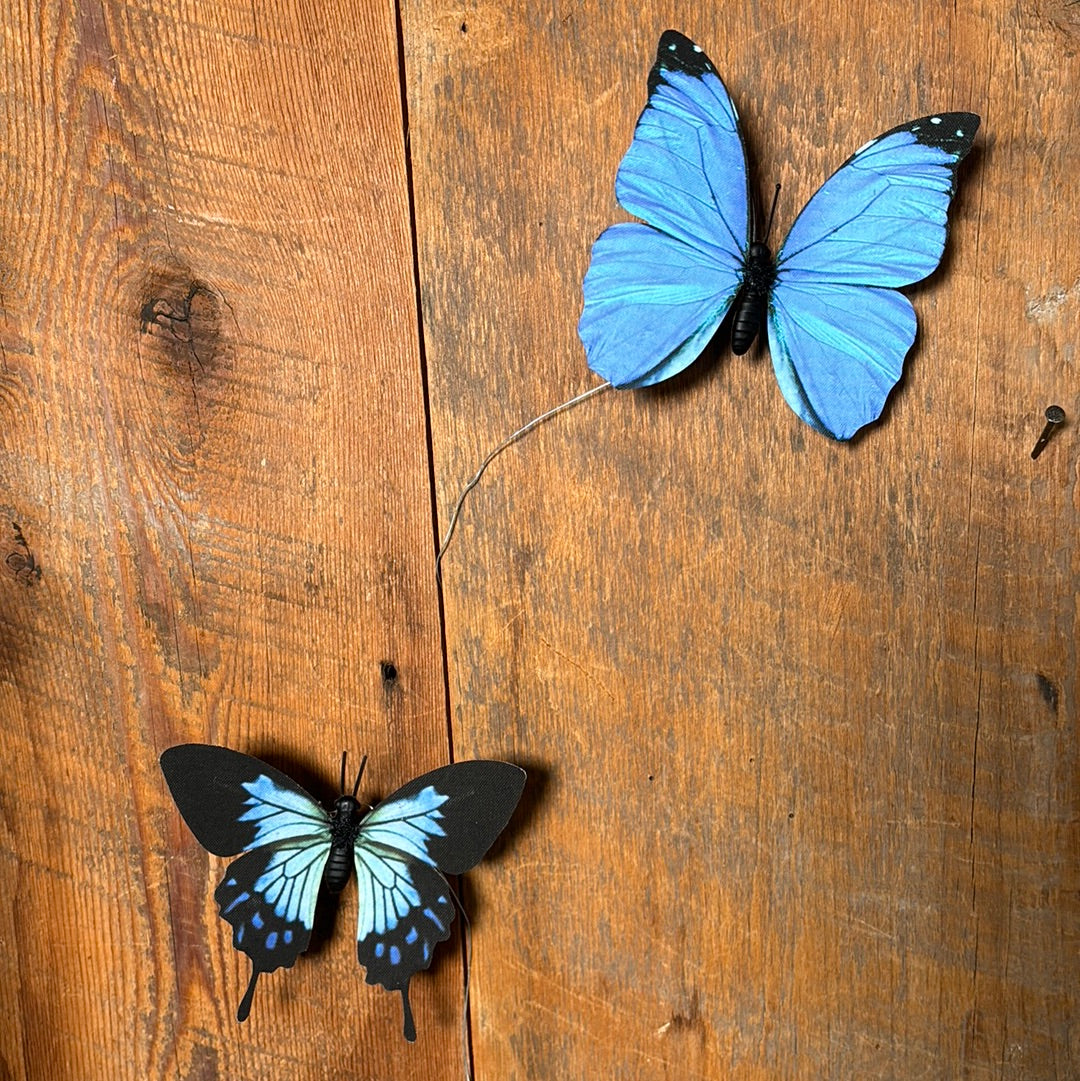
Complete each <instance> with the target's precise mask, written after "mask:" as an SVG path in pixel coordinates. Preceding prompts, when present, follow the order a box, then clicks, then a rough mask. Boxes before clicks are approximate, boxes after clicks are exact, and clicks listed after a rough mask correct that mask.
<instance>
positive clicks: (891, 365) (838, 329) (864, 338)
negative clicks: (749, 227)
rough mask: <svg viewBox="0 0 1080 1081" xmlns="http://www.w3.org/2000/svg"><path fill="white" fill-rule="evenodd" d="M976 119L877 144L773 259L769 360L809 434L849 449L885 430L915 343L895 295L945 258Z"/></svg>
mask: <svg viewBox="0 0 1080 1081" xmlns="http://www.w3.org/2000/svg"><path fill="white" fill-rule="evenodd" d="M978 127H979V118H978V117H977V116H975V115H974V114H973V113H940V114H937V115H936V116H926V117H922V118H920V119H918V120H913V121H909V122H908V123H906V124H901V125H900V126H899V127H896V128H893V129H892V130H891V131H887V132H885V133H884V134H883V135H879V136H878V137H877V138H876V139H873V140H872V141H871V142H869V143H867V144H866V146H864V147H862V148H861V149H860V150H858V151H857V152H856V153H855V154H853V155H852V157H850V158H849V159H848V160H847V161H846V162H845V163H844V164H843V165H842V166H841V167H840V168H839V169H838V170H837V171H836V172H835V173H833V175H832V176H831V177H830V178H829V179H828V180H827V181H825V183H824V184H823V185H822V186H821V187H820V188H819V189H818V191H817V193H816V194H815V195H814V196H813V198H812V199H811V200H810V202H809V203H807V204H806V207H805V208H804V209H803V211H802V213H801V214H800V215H799V217H798V218H797V219H796V220H795V224H794V225H793V226H792V227H791V231H790V232H789V233H788V236H787V239H786V240H785V241H784V244H783V247H782V248H781V249H780V251H779V253H778V254H777V257H776V266H777V273H776V281H775V284H774V286H773V291H772V296H771V300H770V306H769V350H770V352H771V354H772V359H773V367H774V369H775V371H776V378H777V381H778V382H779V384H780V389H781V391H782V393H783V395H784V397H785V399H786V400H787V402H788V404H789V405H790V406H791V408H792V409H794V410H795V412H796V413H797V414H798V415H799V416H800V417H801V418H802V419H803V420H805V421H806V422H807V423H808V424H810V425H811V426H812V427H814V428H816V429H817V430H818V431H820V432H823V433H824V434H826V435H831V436H832V437H833V438H835V439H850V438H851V437H852V436H853V435H854V434H855V432H856V431H858V429H859V428H861V427H862V426H863V425H865V424H868V423H870V422H871V421H873V420H876V419H877V418H878V416H880V414H881V410H882V409H883V408H884V405H885V399H886V398H887V397H888V394H889V392H890V391H891V390H892V388H893V387H894V386H895V385H896V383H897V382H898V381H899V379H900V375H901V372H902V370H903V363H904V358H905V356H906V355H907V352H908V349H910V347H911V344H912V342H913V341H914V340H915V327H916V324H915V311H914V309H913V308H912V306H911V304H910V302H909V301H908V300H907V299H906V298H905V297H903V296H901V295H900V294H899V293H896V292H894V290H895V288H896V287H897V286H902V285H910V284H911V283H912V282H916V281H919V280H921V279H922V278H924V277H926V275H927V274H929V273H931V272H932V271H933V270H934V269H935V268H936V267H937V265H938V263H939V262H940V261H941V256H942V253H943V251H944V249H945V239H946V229H947V224H948V217H947V212H948V208H949V203H950V201H951V200H952V196H953V194H954V192H955V190H956V171H957V167H958V166H959V163H960V161H961V160H962V159H963V158H964V156H965V155H966V154H967V153H968V151H969V150H970V149H971V146H972V142H973V140H974V138H975V132H976V131H977V130H978Z"/></svg>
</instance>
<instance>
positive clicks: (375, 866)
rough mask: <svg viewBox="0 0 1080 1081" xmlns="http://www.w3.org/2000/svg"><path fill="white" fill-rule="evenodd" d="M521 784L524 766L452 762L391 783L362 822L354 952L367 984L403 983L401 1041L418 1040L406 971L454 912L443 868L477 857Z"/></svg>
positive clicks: (427, 958)
mask: <svg viewBox="0 0 1080 1081" xmlns="http://www.w3.org/2000/svg"><path fill="white" fill-rule="evenodd" d="M524 786H525V772H524V771H523V770H521V769H519V768H518V767H517V766H513V765H511V764H510V763H508V762H486V761H477V762H456V763H454V764H453V765H450V766H442V767H441V768H439V769H436V770H432V771H431V772H430V773H425V774H423V775H422V776H420V777H417V778H415V779H414V780H412V781H410V782H409V783H408V784H407V785H404V786H403V787H402V788H399V789H398V790H397V791H396V792H394V793H393V794H392V795H390V796H388V797H387V799H386V800H384V801H383V802H382V803H380V804H379V805H378V806H377V807H376V808H375V809H374V810H373V811H372V812H371V813H370V814H369V815H368V816H367V817H366V818H365V819H364V821H363V823H362V824H361V826H360V831H359V833H358V834H357V837H356V842H355V845H354V849H353V861H354V864H355V866H356V880H357V885H358V893H359V918H358V922H357V929H356V953H357V957H358V958H359V960H360V963H361V964H362V965H363V966H364V968H365V970H366V978H367V982H368V983H378V984H382V986H383V987H385V988H387V989H388V990H391V991H400V992H401V999H402V1004H403V1008H404V1011H405V1038H406V1039H408V1040H414V1039H416V1027H415V1025H414V1024H413V1017H412V1011H411V1009H410V1007H409V980H411V979H412V977H413V976H414V975H415V974H416V973H417V972H419V971H420V970H421V969H425V968H427V967H428V965H430V964H431V959H432V951H433V950H434V948H435V946H437V945H438V944H439V943H440V942H442V941H443V940H444V939H446V938H449V937H450V924H451V923H452V921H453V919H454V906H453V903H452V901H451V894H450V887H449V886H448V885H447V883H446V879H445V878H444V877H443V872H445V873H447V874H461V873H463V872H465V871H467V870H469V868H471V867H474V866H475V865H476V864H477V863H479V861H480V860H481V859H482V858H483V855H484V853H485V852H487V850H488V849H489V848H490V847H491V845H492V843H493V842H494V840H495V838H496V837H498V835H499V834H500V833H501V832H502V830H503V829H504V827H505V826H506V823H507V821H508V820H509V818H510V815H511V814H512V813H513V810H514V808H515V807H516V806H517V802H518V800H519V799H520V798H521V793H522V790H523V788H524Z"/></svg>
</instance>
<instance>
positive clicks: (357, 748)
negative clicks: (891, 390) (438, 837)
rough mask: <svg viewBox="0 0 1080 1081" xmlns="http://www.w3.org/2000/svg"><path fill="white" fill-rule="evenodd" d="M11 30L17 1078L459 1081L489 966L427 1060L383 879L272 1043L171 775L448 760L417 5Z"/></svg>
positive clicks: (109, 2) (173, 15) (11, 790)
mask: <svg viewBox="0 0 1080 1081" xmlns="http://www.w3.org/2000/svg"><path fill="white" fill-rule="evenodd" d="M0 19H2V26H3V41H4V45H3V52H2V61H3V66H2V69H0V70H2V73H3V74H2V76H0V77H2V80H3V83H2V97H3V106H4V110H3V111H4V138H3V140H2V141H0V146H2V148H3V149H2V151H0V153H2V155H3V158H2V169H3V179H4V191H5V197H4V199H3V200H2V201H0V237H2V252H0V293H2V301H3V309H4V319H3V332H2V345H3V351H2V357H0V410H2V412H3V423H2V426H0V427H2V449H0V455H2V457H0V474H2V477H3V494H2V496H0V500H2V503H3V506H2V508H0V509H2V514H0V540H2V541H3V544H4V546H3V548H2V549H0V561H2V560H3V559H4V558H6V557H7V555H8V554H9V553H10V552H12V551H14V549H15V546H14V542H13V540H12V537H13V534H12V531H11V526H10V522H11V521H13V520H14V521H17V522H18V523H19V524H20V525H21V527H22V530H23V532H24V535H25V538H26V541H27V543H28V545H29V546H31V547H32V549H33V551H34V554H35V555H36V557H37V559H38V561H39V562H40V565H41V569H42V575H41V578H40V581H38V580H35V579H27V578H26V576H25V575H24V576H23V579H24V580H23V581H19V580H18V579H17V578H16V577H15V576H14V575H13V574H5V576H4V577H3V578H2V579H0V598H2V599H0V604H2V605H3V608H2V612H3V615H2V628H0V643H2V645H0V701H2V720H0V748H2V762H3V770H2V773H0V776H2V780H0V806H2V808H3V834H2V843H0V852H2V860H0V876H2V884H0V898H2V899H3V900H2V902H0V938H2V940H3V942H4V950H3V962H2V964H3V979H2V981H0V982H2V990H0V1003H2V1009H3V1012H4V1015H5V1017H7V1018H8V1019H9V1021H8V1023H7V1024H6V1025H5V1026H4V1028H3V1034H2V1035H0V1076H3V1077H5V1078H18V1079H23V1078H46V1077H49V1078H54V1077H58V1076H59V1077H72V1078H74V1077H78V1078H81V1079H94V1078H118V1077H123V1078H138V1079H140V1081H145V1079H146V1078H156V1077H170V1078H175V1077H186V1078H205V1079H209V1078H212V1077H233V1078H239V1077H243V1078H251V1079H254V1078H281V1077H283V1076H288V1077H292V1078H324V1077H330V1076H333V1077H340V1076H343V1071H344V1073H347V1074H348V1075H349V1076H357V1077H359V1076H378V1077H381V1078H388V1077H418V1076H420V1077H426V1076H430V1077H434V1076H442V1077H445V1076H451V1075H452V1074H453V1073H454V1072H455V1071H457V1070H459V1069H460V1063H461V973H460V968H459V964H458V960H457V957H458V954H457V952H456V951H455V949H454V947H453V946H452V945H451V946H448V947H445V948H444V950H443V956H442V959H441V960H440V961H439V962H438V963H437V964H436V966H435V972H436V975H435V977H434V978H431V977H426V976H425V977H422V978H418V979H417V980H416V981H415V983H414V996H413V1000H414V1008H415V1013H416V1018H417V1024H418V1028H419V1030H420V1040H419V1041H418V1042H417V1043H416V1044H415V1045H413V1046H408V1045H406V1044H405V1042H404V1041H403V1040H402V1039H401V1009H400V1002H399V999H398V996H396V995H389V994H385V993H384V992H383V991H382V990H381V989H376V988H371V987H368V986H367V985H365V983H364V980H363V974H362V972H361V971H360V969H359V968H358V967H357V964H356V954H355V948H354V946H353V945H352V938H353V934H352V930H353V927H354V922H353V921H354V918H355V917H354V910H353V907H352V906H353V905H354V904H355V901H354V900H353V897H354V896H355V895H354V894H346V897H345V901H344V903H343V905H342V906H341V911H340V912H339V913H338V914H337V916H336V917H335V916H334V915H333V913H332V911H329V910H328V911H327V912H326V914H325V915H324V917H322V918H321V919H320V922H319V926H318V927H317V931H316V941H315V945H314V947H313V950H312V954H313V955H314V956H313V957H312V958H311V959H305V960H303V961H301V962H300V963H299V964H298V965H297V966H296V967H295V968H294V969H293V970H292V971H289V972H279V973H275V974H274V975H272V976H269V977H267V978H264V979H263V980H262V981H261V983H260V987H259V991H258V995H257V996H256V1000H255V1008H254V1011H253V1014H252V1017H251V1020H250V1021H249V1022H248V1023H247V1024H246V1025H245V1026H243V1027H240V1026H238V1025H237V1023H236V1021H235V1011H236V1005H237V1002H238V999H239V997H240V994H241V993H242V990H243V987H244V986H245V984H246V981H247V976H248V968H249V965H248V962H247V959H246V958H243V957H241V956H240V955H238V954H236V953H235V952H234V951H233V949H232V948H231V945H230V929H229V928H228V927H227V926H226V925H225V924H224V923H223V922H222V921H221V920H219V919H218V918H217V912H216V907H215V905H214V903H213V900H212V891H213V888H214V885H215V883H216V881H217V879H218V878H219V877H220V874H221V872H222V866H223V864H222V861H220V860H217V859H209V858H208V857H207V856H206V855H205V854H204V853H203V852H202V851H201V850H200V849H199V847H198V846H197V844H196V843H195V842H194V840H193V839H192V837H191V836H190V834H189V833H188V832H187V830H186V829H185V828H184V827H183V826H182V825H181V823H180V821H179V818H178V816H177V814H176V812H175V809H174V808H173V806H172V804H171V801H170V800H169V797H168V795H167V792H166V789H165V786H164V783H163V780H162V777H161V775H160V772H159V770H158V766H157V755H158V753H159V752H160V751H161V750H162V749H163V748H164V747H166V746H168V745H170V744H173V743H176V742H179V741H182V740H191V739H195V740H210V741H213V742H220V743H226V744H229V745H230V746H234V747H237V748H239V749H244V750H248V751H250V752H252V753H255V754H259V755H263V756H264V757H267V758H269V759H270V760H272V761H273V762H275V763H276V764H278V765H280V766H282V767H284V768H287V769H288V770H290V771H291V772H293V773H294V774H295V775H296V776H297V777H298V779H300V780H301V781H302V782H304V783H306V784H308V785H309V787H310V788H311V789H312V791H314V792H316V793H317V794H319V795H320V796H333V795H335V794H336V790H337V769H338V762H339V755H340V753H341V750H342V748H348V749H349V751H350V752H352V753H353V754H355V755H359V754H360V753H361V752H367V753H368V754H369V755H370V756H371V761H370V765H369V768H368V773H367V777H366V783H365V794H366V795H367V797H368V798H374V797H375V796H377V795H379V794H385V793H387V792H388V791H389V790H390V789H391V788H392V787H395V786H396V785H397V784H399V783H401V782H403V781H404V780H406V779H407V778H409V777H411V776H413V775H415V774H416V773H417V772H419V771H421V770H423V769H425V768H430V767H433V766H435V765H439V764H441V763H443V762H445V761H446V759H447V754H448V744H447V726H446V715H445V687H444V675H443V666H442V657H441V650H440V627H439V611H438V596H437V591H436V585H435V581H434V578H433V576H432V573H431V553H432V528H431V503H430V482H429V473H428V461H427V441H426V424H425V411H424V399H423V386H422V373H421V365H420V357H419V338H418V332H417V309H416V297H415V286H414V272H413V266H414V263H413V252H412V244H411V237H410V221H409V205H408V186H407V175H406V157H405V153H404V145H405V144H404V135H403V132H404V127H403V115H402V100H401V91H400V80H399V74H398V72H399V60H398V35H397V26H396V16H395V11H394V7H393V5H392V4H389V3H371V2H367V3H361V2H344V0H341V2H333V3H325V4H314V5H313V4H307V3H302V2H290V0H285V2H282V3H276V4H272V5H260V4H254V5H252V4H249V3H246V2H245V3H239V2H230V0H226V2H221V0H214V2H213V3H209V2H201V0H200V2H194V3H193V2H184V3H179V2H176V0H126V2H120V0H104V2H103V3H80V4H76V5H65V4H52V3H39V2H36V0H28V2H26V3H20V4H14V5H7V6H5V8H4V14H3V15H2V16H0ZM0 569H5V570H9V569H10V568H2V567H0ZM383 661H390V662H392V663H393V665H394V667H395V668H396V673H397V675H396V678H395V679H384V676H383V669H382V666H381V663H380V662H383ZM331 908H332V906H331Z"/></svg>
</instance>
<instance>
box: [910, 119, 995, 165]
mask: <svg viewBox="0 0 1080 1081" xmlns="http://www.w3.org/2000/svg"><path fill="white" fill-rule="evenodd" d="M980 123H981V119H980V117H979V115H978V114H977V113H967V112H949V113H930V114H929V115H927V116H920V117H918V118H917V119H915V120H909V121H908V122H907V123H906V124H901V125H899V127H896V128H893V131H909V132H911V133H912V135H914V136H915V138H916V140H917V141H918V142H920V143H922V144H923V145H924V146H934V147H938V148H940V149H941V150H944V151H946V152H947V153H949V154H954V155H955V156H956V158H957V160H959V159H960V158H962V157H963V156H964V155H965V154H967V152H968V151H969V150H970V149H971V146H972V144H973V143H974V142H975V135H976V133H977V132H978V130H979V124H980Z"/></svg>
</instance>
